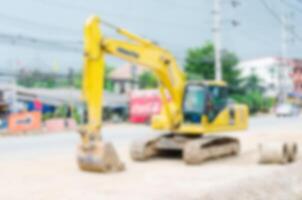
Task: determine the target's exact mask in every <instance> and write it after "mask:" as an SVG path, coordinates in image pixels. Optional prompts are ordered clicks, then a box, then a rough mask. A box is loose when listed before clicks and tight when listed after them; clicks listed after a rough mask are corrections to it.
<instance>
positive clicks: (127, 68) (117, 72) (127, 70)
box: [109, 63, 145, 80]
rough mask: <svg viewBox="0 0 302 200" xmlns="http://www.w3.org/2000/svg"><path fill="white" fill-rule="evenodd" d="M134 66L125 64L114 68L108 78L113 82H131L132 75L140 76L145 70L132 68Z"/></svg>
mask: <svg viewBox="0 0 302 200" xmlns="http://www.w3.org/2000/svg"><path fill="white" fill-rule="evenodd" d="M133 66H136V65H133V64H130V63H127V64H124V65H122V66H120V67H116V68H114V69H113V71H112V72H111V73H110V75H109V78H110V79H113V80H132V79H133V77H132V75H133V73H136V75H140V74H142V73H143V72H144V71H145V69H143V68H142V67H137V66H136V67H134V68H133Z"/></svg>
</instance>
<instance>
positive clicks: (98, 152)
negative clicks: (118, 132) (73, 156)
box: [77, 141, 125, 172]
mask: <svg viewBox="0 0 302 200" xmlns="http://www.w3.org/2000/svg"><path fill="white" fill-rule="evenodd" d="M77 159H78V165H79V167H80V169H81V170H84V171H92V172H117V171H123V170H124V169H125V166H124V164H123V163H122V162H121V161H120V159H119V158H118V155H117V153H116V151H115V149H114V147H113V145H112V144H111V143H104V142H102V141H97V142H95V143H94V144H93V145H90V146H88V147H86V146H83V145H79V147H78V155H77Z"/></svg>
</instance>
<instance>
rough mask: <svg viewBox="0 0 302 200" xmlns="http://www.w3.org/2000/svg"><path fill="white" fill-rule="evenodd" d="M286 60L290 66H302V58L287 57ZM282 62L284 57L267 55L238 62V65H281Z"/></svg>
mask: <svg viewBox="0 0 302 200" xmlns="http://www.w3.org/2000/svg"><path fill="white" fill-rule="evenodd" d="M284 61H285V62H286V63H287V65H288V66H290V67H296V66H301V67H302V59H297V58H287V59H285V60H284ZM281 63H282V57H278V56H267V57H261V58H255V59H249V60H243V61H241V62H240V63H239V64H238V66H239V67H265V66H271V65H279V64H281Z"/></svg>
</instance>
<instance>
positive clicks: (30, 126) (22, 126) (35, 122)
mask: <svg viewBox="0 0 302 200" xmlns="http://www.w3.org/2000/svg"><path fill="white" fill-rule="evenodd" d="M40 128H41V113H40V112H22V113H14V114H11V115H10V116H9V118H8V130H9V131H10V132H12V133H17V132H25V131H33V130H37V129H40Z"/></svg>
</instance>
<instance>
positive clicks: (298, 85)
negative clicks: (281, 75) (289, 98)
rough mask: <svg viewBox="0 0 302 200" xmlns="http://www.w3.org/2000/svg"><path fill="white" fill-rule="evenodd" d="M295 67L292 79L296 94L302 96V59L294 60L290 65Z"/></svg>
mask: <svg viewBox="0 0 302 200" xmlns="http://www.w3.org/2000/svg"><path fill="white" fill-rule="evenodd" d="M290 65H291V66H293V71H292V74H291V78H292V80H293V86H294V91H293V92H294V93H296V94H298V95H301V96H302V59H301V60H293V61H292V62H291V63H290Z"/></svg>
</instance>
